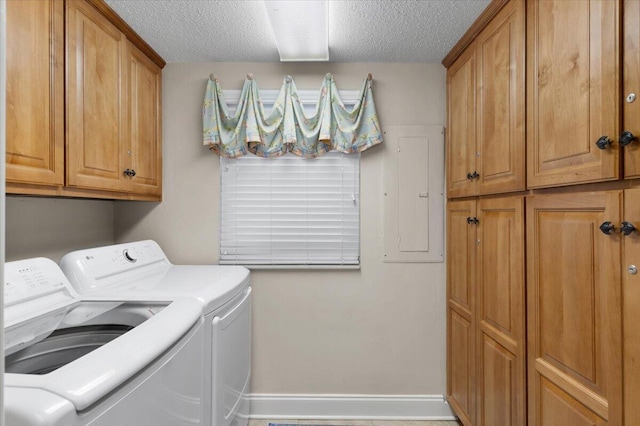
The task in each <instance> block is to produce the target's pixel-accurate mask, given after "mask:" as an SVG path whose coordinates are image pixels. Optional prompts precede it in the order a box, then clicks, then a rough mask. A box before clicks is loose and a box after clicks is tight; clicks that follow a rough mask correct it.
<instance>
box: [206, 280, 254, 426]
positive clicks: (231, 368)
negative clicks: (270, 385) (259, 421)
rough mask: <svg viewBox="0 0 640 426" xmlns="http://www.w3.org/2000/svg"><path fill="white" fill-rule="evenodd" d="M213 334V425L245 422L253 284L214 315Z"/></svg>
mask: <svg viewBox="0 0 640 426" xmlns="http://www.w3.org/2000/svg"><path fill="white" fill-rule="evenodd" d="M211 333H212V336H211V337H212V339H211V346H212V347H211V353H212V355H213V357H212V361H213V382H212V387H213V389H212V400H213V403H212V419H213V424H214V425H216V426H229V425H231V424H232V423H234V424H237V423H238V422H242V421H243V420H244V422H246V419H247V418H248V415H249V412H248V408H249V405H248V400H247V398H246V396H247V392H248V391H249V381H250V378H251V287H249V288H247V290H245V291H244V292H243V294H242V297H241V299H240V301H237V299H236V303H235V304H234V305H233V306H232V307H231V308H230V310H228V311H227V312H226V313H224V314H222V315H221V316H215V317H214V318H213V321H212V328H211ZM245 411H246V412H245ZM238 415H239V416H238ZM236 416H238V419H237V421H234V420H236V419H235V417H236Z"/></svg>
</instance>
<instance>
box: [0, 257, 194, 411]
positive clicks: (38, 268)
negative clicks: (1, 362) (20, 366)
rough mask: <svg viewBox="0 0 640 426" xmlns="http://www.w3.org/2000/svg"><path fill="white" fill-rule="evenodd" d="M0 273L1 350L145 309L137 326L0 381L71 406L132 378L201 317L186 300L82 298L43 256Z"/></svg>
mask: <svg viewBox="0 0 640 426" xmlns="http://www.w3.org/2000/svg"><path fill="white" fill-rule="evenodd" d="M5 277H6V281H5V285H4V295H5V315H6V316H5V335H6V338H7V342H8V343H9V344H8V345H7V346H5V349H10V350H12V351H13V352H15V350H16V348H17V349H22V348H26V347H27V346H30V345H33V344H34V343H36V342H39V341H42V340H43V339H45V338H46V337H47V336H49V335H50V334H51V333H52V332H53V331H54V330H55V329H57V328H64V327H71V326H74V325H76V324H79V323H85V322H90V323H91V322H92V321H93V322H97V321H106V322H105V323H113V321H111V320H109V319H108V317H109V315H113V316H114V317H118V318H119V321H121V320H122V315H123V313H124V314H128V315H134V316H135V315H139V316H140V315H142V313H141V311H144V315H143V316H145V317H146V318H145V320H144V321H142V322H140V321H138V322H139V325H137V326H135V327H134V328H133V329H131V330H130V331H128V332H126V333H125V334H123V335H121V336H119V337H117V338H116V339H114V340H112V341H110V342H108V343H106V344H104V345H103V346H101V347H99V348H97V349H96V350H94V351H92V352H90V353H88V354H86V355H84V356H82V357H80V358H77V359H75V360H73V361H72V362H69V363H68V364H66V365H63V366H62V367H60V368H57V369H56V370H55V371H52V372H50V373H47V374H42V375H35V374H11V373H7V374H5V384H6V386H9V387H19V388H35V389H42V390H46V391H48V392H51V393H54V394H57V395H59V396H61V397H63V398H65V399H67V400H69V401H70V402H71V403H72V404H73V405H74V406H75V408H76V410H78V411H81V410H84V409H86V408H88V407H90V406H91V405H92V404H94V403H96V402H97V401H99V400H100V399H101V398H103V397H105V396H106V395H108V394H109V393H110V392H112V391H113V390H114V389H116V388H117V387H118V386H120V385H122V384H123V383H125V382H126V381H127V380H129V379H131V378H132V377H134V376H135V375H136V374H138V373H139V372H140V371H142V370H143V369H144V368H145V367H146V366H147V365H149V364H150V363H152V362H153V361H154V360H155V359H157V358H158V357H160V356H161V355H162V354H163V353H165V352H166V351H168V350H169V349H170V348H171V347H172V346H173V345H175V344H176V343H177V342H179V341H180V340H181V339H182V338H183V337H184V336H185V335H187V334H188V333H189V331H190V330H191V329H192V328H193V327H194V326H195V325H197V324H199V323H200V321H201V315H202V308H201V306H200V304H198V303H197V302H195V301H192V300H176V301H173V302H171V303H169V304H161V303H159V302H154V303H144V302H137V303H134V302H127V303H122V301H120V300H103V301H93V302H84V301H81V300H80V297H79V296H78V295H77V293H76V292H75V291H74V290H73V288H72V287H71V284H69V281H68V280H67V279H66V277H65V276H64V274H63V273H62V271H61V270H60V268H59V267H58V265H56V264H55V263H54V262H53V261H51V260H49V259H45V258H36V259H28V260H23V261H16V262H7V263H6V264H5ZM128 307H131V309H128ZM105 318H106V319H105ZM132 322H136V321H133V320H132ZM7 354H8V352H7Z"/></svg>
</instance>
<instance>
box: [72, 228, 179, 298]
mask: <svg viewBox="0 0 640 426" xmlns="http://www.w3.org/2000/svg"><path fill="white" fill-rule="evenodd" d="M60 265H61V267H62V269H64V270H65V271H67V274H68V276H69V280H70V281H71V282H72V283H73V285H74V286H75V288H76V289H77V290H78V292H79V293H81V294H88V293H91V292H92V291H97V290H104V289H106V288H110V287H113V286H122V285H126V284H127V282H132V281H135V280H137V279H142V278H143V277H145V276H148V275H150V274H152V273H153V272H154V271H156V270H158V271H159V270H164V269H165V268H166V267H168V266H170V265H171V263H170V262H169V260H168V259H167V257H166V256H165V254H164V252H163V251H162V249H161V248H160V246H159V245H158V244H157V243H156V242H155V241H152V240H145V241H136V242H132V243H125V244H117V245H113V246H106V247H97V248H93V249H86V250H79V251H74V252H71V253H68V254H66V255H65V256H64V257H63V258H62V260H61V261H60ZM78 271H82V274H80V273H78Z"/></svg>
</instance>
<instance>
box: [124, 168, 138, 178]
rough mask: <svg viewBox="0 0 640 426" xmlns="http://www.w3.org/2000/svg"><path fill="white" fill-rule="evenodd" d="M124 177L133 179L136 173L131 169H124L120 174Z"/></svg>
mask: <svg viewBox="0 0 640 426" xmlns="http://www.w3.org/2000/svg"><path fill="white" fill-rule="evenodd" d="M122 173H123V174H124V175H125V176H129V177H134V176H135V175H136V171H135V170H133V169H124V172H122Z"/></svg>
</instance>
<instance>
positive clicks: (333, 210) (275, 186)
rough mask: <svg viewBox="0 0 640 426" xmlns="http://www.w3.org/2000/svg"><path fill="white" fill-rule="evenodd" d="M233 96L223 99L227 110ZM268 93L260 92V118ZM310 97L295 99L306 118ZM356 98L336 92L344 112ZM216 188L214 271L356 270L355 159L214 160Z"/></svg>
mask: <svg viewBox="0 0 640 426" xmlns="http://www.w3.org/2000/svg"><path fill="white" fill-rule="evenodd" d="M227 92H229V93H227ZM233 92H234V91H225V93H224V96H225V99H226V100H227V103H228V104H231V105H229V106H230V109H232V108H233V107H234V106H235V105H233V99H237V98H238V96H239V93H238V95H236V96H235V98H234V96H233V95H234V93H233ZM272 92H273V93H274V95H275V94H277V92H275V91H265V92H261V97H262V100H263V102H264V106H265V109H267V110H268V109H269V108H270V107H271V105H272V103H273V101H274V100H275V96H274V95H271V96H270V94H271V93H272ZM299 92H301V91H299ZM309 92H310V93H312V92H311V91H309ZM310 93H307V94H306V96H304V97H303V96H301V99H302V100H303V102H304V103H305V109H306V110H307V111H306V112H307V114H308V115H311V114H313V112H314V108H315V104H316V99H317V97H316V98H314V96H313V95H310ZM356 95H357V91H356V92H354V93H353V94H351V92H348V93H346V94H343V93H342V92H341V96H342V97H343V101H344V102H345V105H346V106H347V107H348V106H349V102H351V106H352V105H353V104H354V103H355V97H356ZM316 96H317V95H316ZM305 100H306V102H305ZM229 101H231V102H229ZM220 182H221V191H220V208H221V214H220V218H221V223H220V263H221V264H239V265H358V264H359V263H360V155H359V154H342V153H338V152H330V153H328V154H325V155H323V156H321V157H319V158H315V159H304V158H300V157H297V156H295V155H292V154H286V155H284V156H282V157H278V158H262V157H257V156H254V155H251V154H248V155H244V156H242V157H239V158H235V159H227V158H224V157H220Z"/></svg>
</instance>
